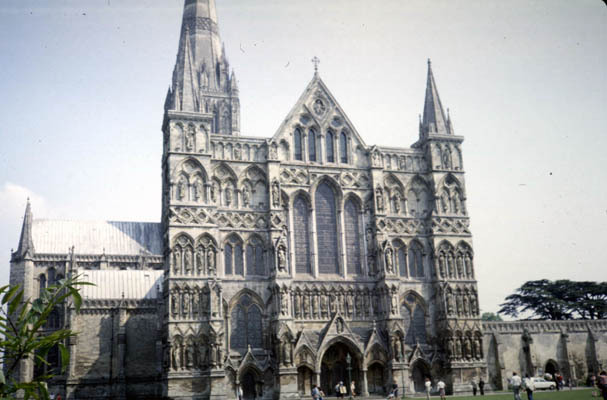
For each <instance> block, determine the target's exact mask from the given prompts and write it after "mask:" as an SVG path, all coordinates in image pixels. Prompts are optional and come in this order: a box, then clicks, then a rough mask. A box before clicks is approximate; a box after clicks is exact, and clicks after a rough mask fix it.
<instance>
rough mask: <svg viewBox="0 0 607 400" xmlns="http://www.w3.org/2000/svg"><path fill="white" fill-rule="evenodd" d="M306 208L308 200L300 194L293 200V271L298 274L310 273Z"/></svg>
mask: <svg viewBox="0 0 607 400" xmlns="http://www.w3.org/2000/svg"><path fill="white" fill-rule="evenodd" d="M308 209H309V207H308V202H307V201H306V200H305V198H304V197H303V196H301V195H300V196H298V197H297V198H296V199H295V201H294V202H293V244H294V247H295V272H297V273H298V274H311V273H312V268H311V263H310V236H309V232H310V230H309V225H310V216H309V212H308Z"/></svg>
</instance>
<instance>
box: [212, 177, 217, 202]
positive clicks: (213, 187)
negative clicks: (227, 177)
mask: <svg viewBox="0 0 607 400" xmlns="http://www.w3.org/2000/svg"><path fill="white" fill-rule="evenodd" d="M218 193H219V187H217V182H213V184H212V185H211V202H213V203H216V202H217V194H218Z"/></svg>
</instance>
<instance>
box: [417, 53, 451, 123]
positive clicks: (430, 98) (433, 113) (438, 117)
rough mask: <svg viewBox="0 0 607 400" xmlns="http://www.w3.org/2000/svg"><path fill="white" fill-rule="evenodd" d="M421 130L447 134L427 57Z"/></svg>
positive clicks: (444, 119)
mask: <svg viewBox="0 0 607 400" xmlns="http://www.w3.org/2000/svg"><path fill="white" fill-rule="evenodd" d="M422 131H423V132H424V133H425V134H439V135H441V134H442V135H447V134H449V130H448V126H447V123H446V118H445V112H444V111H443V105H442V104H441V102H440V97H439V96H438V89H437V88H436V82H435V81H434V74H433V73H432V63H431V61H430V59H428V80H427V83H426V100H425V102H424V117H423V119H422Z"/></svg>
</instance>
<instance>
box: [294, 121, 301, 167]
mask: <svg viewBox="0 0 607 400" xmlns="http://www.w3.org/2000/svg"><path fill="white" fill-rule="evenodd" d="M293 142H294V143H293V149H294V151H295V154H294V156H295V159H296V160H299V161H303V154H302V143H301V130H299V128H298V129H295V133H294V134H293Z"/></svg>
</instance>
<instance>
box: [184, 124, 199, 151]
mask: <svg viewBox="0 0 607 400" xmlns="http://www.w3.org/2000/svg"><path fill="white" fill-rule="evenodd" d="M195 137H196V132H195V130H194V127H193V126H192V125H190V126H189V127H188V133H187V134H186V135H185V149H186V150H187V151H192V150H194V138H195Z"/></svg>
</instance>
